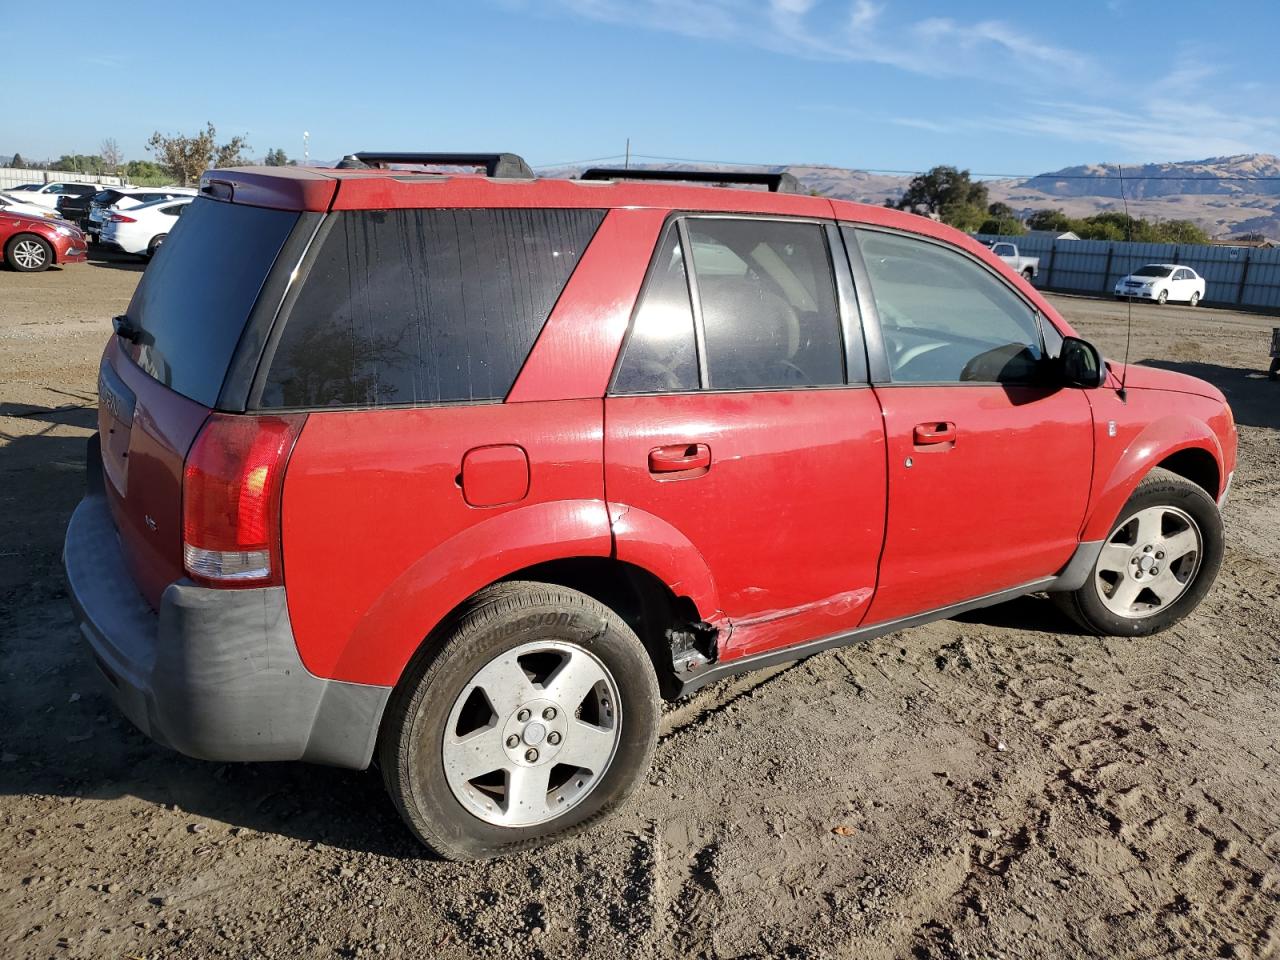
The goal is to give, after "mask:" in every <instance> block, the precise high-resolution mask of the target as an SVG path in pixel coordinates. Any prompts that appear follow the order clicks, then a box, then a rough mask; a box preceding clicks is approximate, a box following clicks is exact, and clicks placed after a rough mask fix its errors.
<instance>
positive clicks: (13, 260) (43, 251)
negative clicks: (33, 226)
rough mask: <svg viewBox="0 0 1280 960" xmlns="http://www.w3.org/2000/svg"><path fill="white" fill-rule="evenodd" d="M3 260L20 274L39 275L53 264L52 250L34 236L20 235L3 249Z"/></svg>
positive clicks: (39, 238) (46, 243)
mask: <svg viewBox="0 0 1280 960" xmlns="http://www.w3.org/2000/svg"><path fill="white" fill-rule="evenodd" d="M4 259H5V262H6V263H8V264H9V266H10V267H11V268H12V269H14V270H17V271H18V272H20V273H39V272H40V271H42V270H48V269H49V265H50V264H51V263H53V248H52V247H50V246H49V244H48V242H47V241H45V240H44V239H43V238H41V237H37V236H36V235H35V234H31V233H20V234H18V235H17V236H16V237H14V238H13V239H12V240H10V241H9V244H8V246H6V247H5V249H4Z"/></svg>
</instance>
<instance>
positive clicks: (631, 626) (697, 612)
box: [65, 154, 1236, 859]
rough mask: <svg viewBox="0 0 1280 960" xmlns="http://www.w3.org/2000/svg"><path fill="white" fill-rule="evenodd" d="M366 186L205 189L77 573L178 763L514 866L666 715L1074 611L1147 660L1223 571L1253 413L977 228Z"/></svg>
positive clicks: (144, 344)
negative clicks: (701, 701)
mask: <svg viewBox="0 0 1280 960" xmlns="http://www.w3.org/2000/svg"><path fill="white" fill-rule="evenodd" d="M361 156H362V159H363V161H364V163H365V164H368V165H370V168H367V169H341V170H316V169H301V168H291V167H274V168H244V169H234V170H218V171H213V172H210V173H209V174H207V175H206V176H205V178H204V179H203V181H202V182H201V187H200V193H201V196H200V198H199V199H197V200H196V201H195V202H194V203H193V204H191V206H190V207H189V208H188V211H187V213H186V214H185V215H184V216H183V218H182V219H181V220H180V221H179V223H178V225H177V227H176V228H175V229H174V231H173V233H172V234H171V236H170V239H169V241H168V243H167V244H166V245H165V246H164V248H163V250H162V251H161V253H160V255H159V256H158V257H156V259H155V260H154V261H153V262H152V264H151V265H150V267H148V269H147V271H146V274H145V275H144V277H143V279H142V282H141V284H140V285H139V287H138V289H137V292H136V294H135V295H134V298H133V301H132V303H131V304H130V306H129V311H128V314H127V315H126V316H123V317H119V318H117V321H116V333H115V335H114V336H113V337H112V338H111V340H110V342H109V343H108V344H107V347H106V351H105V353H104V354H103V358H102V365H101V373H100V378H99V392H100V404H99V414H98V416H99V433H98V435H97V437H95V439H94V440H92V441H91V443H90V489H89V493H88V495H87V496H86V497H85V499H84V501H83V502H82V503H81V504H80V505H79V507H78V508H77V509H76V511H75V514H74V516H73V517H72V519H71V523H70V527H69V529H68V531H67V538H66V548H65V564H66V570H67V575H68V578H69V583H70V594H71V596H72V599H73V601H74V604H75V606H76V609H77V615H78V618H79V621H80V624H81V630H82V632H83V635H84V637H85V639H86V640H87V641H88V645H89V647H90V649H91V650H92V653H93V656H94V659H95V661H96V663H97V665H98V667H99V668H100V669H101V671H102V673H103V674H104V675H105V677H106V679H107V681H108V683H109V685H110V688H111V690H112V693H113V695H114V698H115V700H116V701H117V703H118V704H119V707H120V708H121V709H122V710H123V711H124V713H125V714H126V715H127V716H128V717H129V718H130V719H131V720H132V721H133V722H134V723H136V724H137V725H138V726H139V727H140V728H142V730H144V731H145V732H146V733H148V734H149V735H150V736H152V737H154V738H155V739H156V740H158V741H160V742H162V743H165V744H168V745H170V746H172V747H174V748H176V749H177V750H180V751H182V752H183V753H187V754H190V755H192V756H196V757H204V758H208V759H213V760H295V759H303V760H309V761H315V762H320V763H328V764H337V765H340V766H347V767H354V768H363V767H365V766H367V765H368V764H369V763H370V762H371V761H372V760H373V759H374V758H375V757H376V758H377V760H378V762H379V764H380V766H381V768H382V772H383V775H384V777H385V780H386V785H387V787H388V789H389V791H390V793H391V796H392V797H393V798H394V801H395V803H396V805H397V806H398V808H399V809H400V811H401V813H402V814H403V815H404V818H405V820H406V821H407V822H408V824H409V826H410V827H411V828H412V829H413V831H414V832H415V833H416V834H417V836H418V837H420V838H421V839H422V840H423V841H424V842H425V843H427V844H428V845H429V846H431V847H432V848H434V849H435V850H436V851H438V852H439V853H440V854H442V855H444V856H446V857H450V858H459V859H463V858H471V857H487V856H493V855H497V854H500V853H503V852H505V851H510V850H516V849H522V848H525V847H528V846H531V845H533V844H536V843H539V842H542V841H544V840H547V839H549V838H552V837H556V836H561V835H564V834H565V833H567V832H570V831H573V830H576V829H580V828H582V827H584V826H585V825H587V824H589V823H591V822H593V821H596V820H598V819H600V818H601V817H603V816H605V815H606V814H607V813H609V812H610V811H611V810H612V809H614V808H615V807H616V806H617V805H618V804H619V803H620V802H621V801H622V800H623V799H624V798H625V797H626V796H627V794H628V793H630V791H631V790H632V789H633V788H634V787H635V785H636V783H637V782H638V781H639V780H641V778H643V777H644V776H645V773H646V769H647V767H648V764H649V759H650V756H651V754H652V751H653V747H654V741H655V734H656V731H657V727H658V721H659V716H660V701H661V698H662V697H664V696H665V697H668V698H671V697H676V696H679V695H681V694H684V693H688V692H689V691H691V690H694V689H696V688H698V687H700V686H702V685H703V684H706V683H708V682H710V681H712V680H716V679H720V678H722V677H725V676H727V675H729V674H732V673H735V672H737V671H742V670H749V669H752V668H754V667H759V666H762V665H765V664H771V663H776V662H779V661H783V660H789V659H794V658H797V657H803V656H807V655H809V654H812V653H814V652H817V651H819V650H824V649H827V648H829V647H834V646H838V645H843V644H852V643H857V642H859V641H862V640H865V639H867V638H870V637H876V636H880V635H883V634H886V633H889V632H891V631H895V630H899V629H901V628H903V627H905V626H910V625H912V624H918V623H923V622H925V621H929V620H936V619H939V618H944V617H950V616H952V615H954V614H956V613H958V612H960V611H963V610H967V609H970V608H974V607H980V606H985V605H989V604H993V603H997V602H1000V601H1002V600H1006V599H1009V598H1012V597H1015V596H1018V595H1020V594H1026V593H1031V592H1037V591H1048V592H1052V593H1056V594H1057V596H1058V597H1059V598H1061V601H1062V603H1063V604H1064V606H1065V607H1066V608H1067V609H1068V610H1069V611H1070V613H1071V614H1072V615H1073V616H1075V617H1076V619H1077V620H1078V621H1079V622H1080V623H1081V625H1082V626H1083V628H1084V629H1085V630H1086V631H1091V632H1096V633H1109V634H1123V635H1133V636H1141V635H1146V634H1150V633H1153V632H1155V631H1157V630H1161V629H1164V628H1165V627H1168V626H1169V625H1170V624H1172V623H1174V622H1175V621H1177V620H1178V619H1180V618H1181V617H1184V616H1186V615H1187V614H1188V613H1189V612H1191V610H1192V609H1194V608H1195V606H1196V605H1197V604H1198V603H1199V602H1200V600H1201V598H1202V597H1203V596H1204V594H1205V592H1206V591H1207V590H1208V589H1209V586H1210V584H1211V583H1212V581H1213V579H1214V577H1215V575H1216V574H1217V571H1218V567H1219V564H1220V562H1221V559H1222V552H1223V529H1222V522H1221V519H1220V516H1219V512H1218V508H1219V504H1220V503H1221V502H1222V499H1223V498H1224V497H1225V496H1226V492H1227V488H1228V486H1229V484H1230V480H1231V474H1232V470H1233V468H1234V466H1235V456H1236V430H1235V425H1234V422H1233V420H1232V416H1231V411H1230V410H1229V409H1228V407H1227V404H1226V402H1225V400H1224V398H1223V396H1222V394H1221V393H1219V392H1218V391H1217V390H1216V389H1214V388H1213V387H1212V386H1210V385H1209V384H1207V383H1203V382H1201V381H1199V380H1195V379H1192V378H1190V377H1186V376H1181V375H1179V374H1176V373H1170V372H1165V371H1161V370H1155V369H1151V368H1147V367H1139V366H1133V367H1129V368H1128V369H1124V368H1123V367H1122V366H1120V365H1118V364H1114V363H1110V364H1104V363H1103V361H1102V360H1101V358H1100V357H1099V355H1098V353H1097V351H1096V350H1095V349H1094V348H1093V347H1092V346H1090V345H1089V344H1088V343H1086V342H1084V341H1083V340H1080V339H1078V338H1077V337H1076V336H1075V335H1074V334H1073V332H1072V329H1071V327H1070V326H1069V325H1068V324H1067V323H1066V322H1064V321H1063V319H1062V318H1061V317H1059V316H1058V314H1057V313H1056V311H1055V310H1054V309H1053V307H1052V306H1050V305H1049V304H1048V303H1047V302H1046V301H1045V300H1044V299H1042V298H1041V297H1040V295H1039V294H1038V293H1037V292H1036V291H1035V290H1034V289H1032V287H1031V286H1029V285H1028V284H1027V283H1026V282H1025V281H1024V280H1023V279H1022V278H1021V277H1019V276H1017V275H1016V274H1014V273H1012V272H1011V271H1010V270H1009V269H1008V268H1007V267H1006V266H1005V265H1004V264H1003V263H1001V262H1000V260H998V259H997V258H996V257H994V256H993V255H992V254H991V252H990V251H988V250H987V249H986V248H984V247H983V246H982V245H980V244H978V243H976V242H975V241H973V240H971V239H969V238H968V237H966V236H964V235H962V234H960V233H958V232H956V231H955V230H952V229H950V228H948V227H945V226H942V225H940V224H938V223H934V222H932V221H930V220H925V219H922V218H919V217H914V216H909V215H907V214H903V213H899V212H895V211H892V210H886V209H883V208H880V207H871V206H862V205H859V204H854V203H845V202H841V201H832V200H827V199H823V198H821V197H812V196H801V195H796V194H789V193H786V192H784V191H783V190H780V189H777V188H780V187H785V186H786V184H785V182H782V181H783V179H784V178H779V177H757V178H754V179H757V180H763V181H765V182H766V183H767V185H768V186H770V187H772V188H774V189H772V190H769V191H765V190H758V189H757V190H747V189H707V188H706V187H701V186H697V185H689V184H671V183H637V182H619V181H620V180H621V179H622V177H624V176H625V177H629V178H643V179H653V178H656V177H658V176H662V175H657V174H643V173H636V172H634V171H628V172H625V173H624V172H620V171H592V172H591V173H589V174H588V175H587V176H586V177H584V179H583V180H580V181H568V180H536V179H534V178H533V177H532V175H530V174H529V173H528V170H527V168H526V167H524V165H523V162H522V161H520V160H519V159H518V158H515V157H511V156H510V155H502V156H494V157H490V158H476V157H458V156H449V157H444V158H441V157H438V156H436V155H367V154H366V155H361ZM396 161H401V162H411V161H418V162H421V163H424V164H425V163H430V162H436V161H439V162H448V163H453V164H460V163H463V162H476V163H479V162H482V161H485V162H487V175H485V174H469V173H467V174H460V173H454V172H445V173H440V172H436V173H429V172H418V171H416V170H409V169H404V168H403V167H393V166H391V165H390V164H392V163H393V162H396ZM349 165H352V166H354V165H355V164H354V163H353V164H349ZM668 176H669V175H668ZM677 176H678V177H679V178H680V179H694V178H697V177H698V175H697V174H692V173H680V174H678V175H677ZM711 178H712V179H721V180H722V179H724V175H722V174H714V175H711Z"/></svg>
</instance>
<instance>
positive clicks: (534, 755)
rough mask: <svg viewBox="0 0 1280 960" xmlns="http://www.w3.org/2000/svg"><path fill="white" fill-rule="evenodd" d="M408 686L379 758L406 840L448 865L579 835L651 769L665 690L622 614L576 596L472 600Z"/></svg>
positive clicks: (519, 589)
mask: <svg viewBox="0 0 1280 960" xmlns="http://www.w3.org/2000/svg"><path fill="white" fill-rule="evenodd" d="M440 633H441V636H440V638H439V642H438V643H437V642H435V638H433V640H432V642H431V645H430V647H429V648H427V649H424V651H423V652H422V653H420V654H419V655H418V656H417V657H416V658H415V659H414V661H413V662H412V663H411V664H410V666H409V668H408V669H407V670H406V672H405V676H404V678H403V679H402V680H401V682H400V684H399V686H397V688H396V690H395V692H394V693H393V694H392V696H391V700H390V702H389V703H388V705H387V713H386V717H385V720H384V723H383V729H382V735H381V738H380V741H379V746H378V751H379V752H378V756H379V761H380V765H381V768H382V774H383V780H384V782H385V783H386V787H387V791H388V793H390V794H391V799H392V801H393V802H394V803H395V805H396V808H397V809H398V810H399V811H400V815H401V816H402V817H403V818H404V820H405V822H406V823H407V824H408V825H409V828H410V829H411V830H412V831H413V833H414V834H415V835H416V836H417V837H418V839H419V840H421V841H422V842H423V843H424V844H426V845H427V846H428V847H430V848H431V849H432V850H434V851H435V852H436V853H437V854H439V855H440V856H441V857H444V858H446V859H449V860H476V859H483V858H488V857H496V856H501V855H502V854H506V853H510V852H514V851H517V850H526V849H529V848H531V847H537V846H541V845H542V844H545V843H549V842H551V841H553V840H557V839H560V838H562V837H566V836H569V835H571V834H574V833H578V832H579V831H581V830H584V829H586V828H587V827H588V826H590V825H591V824H593V823H595V822H596V821H598V820H601V819H603V818H604V817H606V816H608V815H609V814H610V813H612V812H613V811H614V810H616V809H617V808H618V806H619V805H621V804H622V803H623V802H624V801H625V800H626V799H627V797H628V796H629V795H630V794H631V792H632V791H633V790H634V789H635V787H636V786H637V784H639V782H640V780H641V779H642V778H643V777H644V776H645V775H646V773H647V772H648V769H649V762H650V760H651V758H652V756H653V749H654V745H655V743H656V740H657V730H658V722H659V718H660V715H661V709H660V705H659V703H660V701H659V694H658V682H657V677H656V676H655V674H654V669H653V664H652V662H651V661H650V659H649V655H648V654H647V653H646V652H645V649H644V646H643V645H642V644H641V642H640V640H639V638H638V637H637V636H636V635H635V633H634V632H632V630H631V628H630V627H628V626H627V624H626V623H625V622H623V620H622V618H620V617H619V616H618V615H617V614H616V613H614V612H613V611H612V610H610V609H609V608H608V607H605V606H604V605H602V604H600V603H598V602H597V601H595V600H593V599H592V598H590V597H588V596H587V595H585V594H583V593H579V592H578V591H576V590H570V589H568V588H566V587H558V586H550V585H546V584H541V583H525V582H510V583H499V584H495V585H494V586H491V587H488V588H486V589H484V590H482V591H481V592H480V593H478V594H476V596H475V597H473V598H472V599H471V600H470V601H469V602H468V603H467V604H466V605H465V606H464V607H463V608H462V609H461V610H460V611H459V612H458V613H456V614H455V615H454V616H452V617H451V618H450V620H449V621H448V622H447V623H446V624H445V625H444V626H443V628H442V630H441V631H440Z"/></svg>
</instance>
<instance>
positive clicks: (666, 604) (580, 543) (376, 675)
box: [299, 501, 723, 692]
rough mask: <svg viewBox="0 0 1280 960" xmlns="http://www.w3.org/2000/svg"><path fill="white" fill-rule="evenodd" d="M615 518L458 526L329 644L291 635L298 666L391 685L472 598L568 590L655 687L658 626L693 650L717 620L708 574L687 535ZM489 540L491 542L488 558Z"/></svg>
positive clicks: (582, 510)
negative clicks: (646, 665)
mask: <svg viewBox="0 0 1280 960" xmlns="http://www.w3.org/2000/svg"><path fill="white" fill-rule="evenodd" d="M614 509H618V508H614ZM619 512H620V513H621V514H622V515H621V516H620V517H617V518H615V519H613V522H612V524H611V523H610V517H609V516H608V515H607V514H606V506H605V504H604V503H602V502H600V501H575V502H571V503H570V502H556V503H544V504H537V505H532V506H530V507H528V508H525V509H523V510H516V511H512V512H510V513H507V514H500V515H497V516H495V517H493V518H492V519H490V520H489V521H487V522H486V523H483V524H480V525H478V526H476V527H472V528H469V529H468V530H467V531H464V532H463V533H461V534H460V535H458V536H456V537H454V538H452V539H450V540H448V541H446V542H445V543H444V544H441V545H439V546H437V547H436V548H434V549H433V550H431V551H430V553H428V554H427V555H426V556H424V557H422V558H421V559H420V560H419V561H418V562H417V563H415V564H413V565H411V566H410V567H409V568H408V569H406V570H405V571H404V572H403V573H402V574H401V576H400V577H399V578H398V579H397V580H396V581H395V582H394V583H393V584H392V585H391V586H390V587H389V588H388V589H387V590H386V591H384V593H383V594H382V596H381V597H380V598H379V599H378V600H377V601H376V602H374V603H373V604H372V605H371V606H370V607H369V608H368V609H367V610H366V611H365V613H364V614H363V616H362V617H361V618H360V620H359V622H358V623H357V624H356V626H355V628H354V630H353V631H352V633H351V634H350V635H349V637H348V638H347V639H346V641H345V643H343V644H342V647H341V649H339V650H329V651H324V650H319V649H316V650H308V649H306V648H307V646H308V645H307V643H306V639H305V636H300V637H299V640H300V641H301V642H300V643H299V646H300V648H301V649H300V652H301V653H302V655H303V659H304V661H306V662H307V665H308V668H309V669H312V670H313V671H316V672H318V673H319V674H320V675H324V676H332V677H335V678H340V679H347V680H351V681H354V682H363V683H376V684H381V685H394V684H397V683H399V682H400V680H401V678H402V677H403V676H404V673H405V670H406V668H407V667H408V665H409V663H410V662H411V661H412V660H413V658H414V657H415V656H418V655H419V654H420V652H421V651H422V650H423V649H424V648H430V647H431V646H432V645H433V644H434V643H437V642H439V639H440V636H441V631H442V630H447V628H448V624H449V623H450V622H451V619H452V617H453V616H454V615H455V614H456V613H457V612H458V611H459V610H460V609H462V608H463V607H465V605H466V604H467V603H468V602H469V601H470V600H471V598H473V597H474V596H475V595H476V594H477V593H479V592H480V591H481V590H484V589H485V588H487V587H489V586H492V585H493V584H495V583H501V582H505V581H512V580H528V581H533V582H540V583H546V584H553V585H558V586H565V587H570V588H572V589H576V590H580V591H581V592H583V593H585V594H587V595H588V596H591V597H593V598H594V599H596V600H598V601H600V602H601V603H603V604H605V605H606V606H608V607H609V608H610V609H612V610H614V611H615V612H616V613H618V614H619V615H620V616H621V617H622V618H623V619H624V620H625V621H626V622H627V623H628V624H629V625H630V626H631V627H632V629H634V630H635V631H636V633H637V635H638V636H640V638H641V640H642V641H644V643H645V646H646V649H647V650H649V652H650V654H651V655H652V656H653V657H654V663H655V667H656V668H657V669H658V673H659V676H660V677H661V678H662V679H663V687H664V692H665V691H666V689H667V680H668V679H669V677H668V675H669V674H670V672H671V665H672V652H671V641H670V640H668V639H667V637H666V631H667V628H668V627H669V626H672V625H682V626H683V627H684V628H687V629H688V630H692V631H693V633H695V634H696V635H697V641H698V644H700V645H701V646H705V645H706V643H707V642H709V638H711V637H713V636H714V632H715V629H716V628H717V627H718V626H719V625H720V624H721V622H722V620H723V614H721V613H720V610H719V607H718V604H717V596H716V594H715V589H714V584H713V583H712V581H711V575H710V571H709V570H708V568H707V566H706V564H705V561H704V560H703V559H702V557H701V555H700V554H698V553H697V551H696V550H695V549H694V548H693V546H692V544H690V543H689V542H688V540H687V539H685V538H683V537H682V536H681V535H680V534H679V533H678V532H677V531H675V530H674V529H671V528H670V527H669V525H666V524H665V523H664V522H663V521H661V520H659V519H658V518H656V517H652V516H650V515H648V514H645V513H644V512H643V511H638V510H636V511H626V510H625V508H622V509H621V510H620V511H619ZM552 534H554V539H552V538H551V535H552ZM495 543H501V544H502V545H503V548H502V550H501V551H500V552H498V553H495V552H494V551H493V545H494V544H495ZM650 561H652V562H650ZM707 652H708V653H710V650H708V651H707ZM309 654H311V655H313V656H309ZM312 661H314V662H312Z"/></svg>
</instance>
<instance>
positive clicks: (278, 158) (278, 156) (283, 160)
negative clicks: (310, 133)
mask: <svg viewBox="0 0 1280 960" xmlns="http://www.w3.org/2000/svg"><path fill="white" fill-rule="evenodd" d="M262 162H263V163H265V164H266V165H267V166H268V167H287V166H288V165H289V158H288V156H286V155H285V152H284V151H283V150H281V149H280V148H279V147H276V148H275V149H274V150H268V151H267V155H266V157H265V158H263V161H262Z"/></svg>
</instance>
